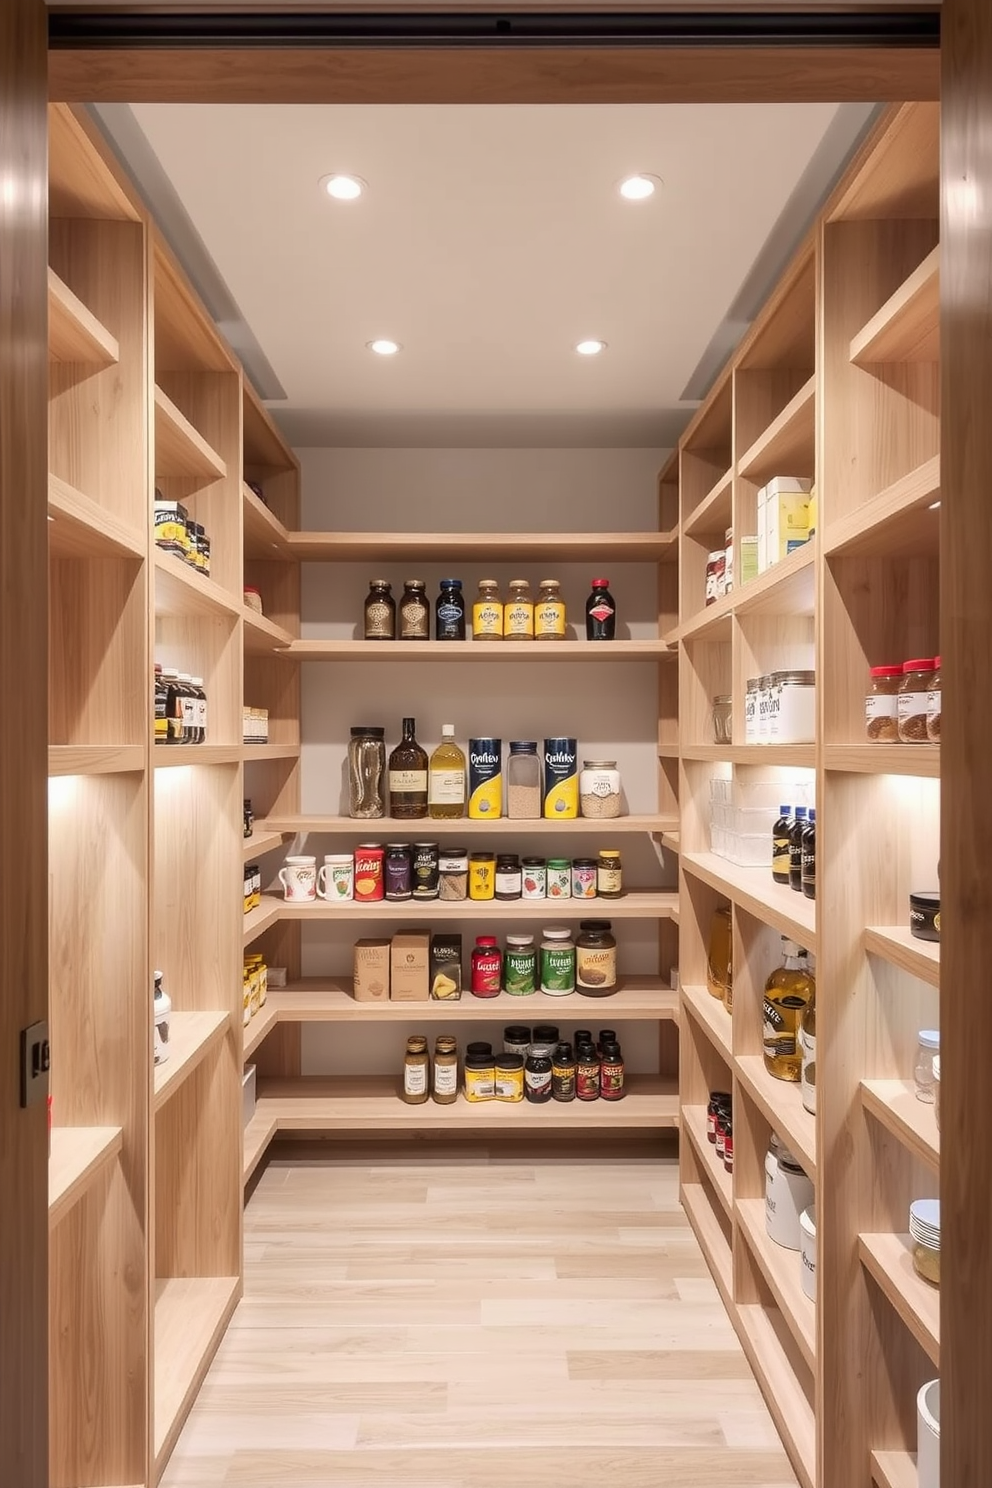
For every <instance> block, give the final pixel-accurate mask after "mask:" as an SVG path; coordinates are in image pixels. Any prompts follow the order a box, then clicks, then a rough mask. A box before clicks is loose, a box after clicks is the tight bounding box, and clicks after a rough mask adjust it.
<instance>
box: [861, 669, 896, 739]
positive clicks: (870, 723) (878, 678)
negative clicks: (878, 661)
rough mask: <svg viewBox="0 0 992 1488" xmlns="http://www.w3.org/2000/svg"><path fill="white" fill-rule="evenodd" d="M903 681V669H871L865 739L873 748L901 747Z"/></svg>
mask: <svg viewBox="0 0 992 1488" xmlns="http://www.w3.org/2000/svg"><path fill="white" fill-rule="evenodd" d="M901 681H902V667H901V666H877V667H872V668H871V672H870V679H869V682H868V691H867V692H866V693H865V735H866V737H867V739H868V742H869V744H898V742H899V706H898V704H899V684H900V682H901Z"/></svg>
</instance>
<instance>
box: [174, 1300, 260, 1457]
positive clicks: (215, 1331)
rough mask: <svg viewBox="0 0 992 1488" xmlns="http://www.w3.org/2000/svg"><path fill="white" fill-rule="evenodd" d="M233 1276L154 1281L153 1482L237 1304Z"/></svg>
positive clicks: (176, 1436) (175, 1438)
mask: <svg viewBox="0 0 992 1488" xmlns="http://www.w3.org/2000/svg"><path fill="white" fill-rule="evenodd" d="M240 1292H241V1282H240V1280H239V1278H238V1277H237V1276H207V1277H179V1276H177V1277H170V1278H168V1279H166V1280H157V1281H156V1283H155V1326H154V1339H155V1386H154V1388H155V1395H154V1424H155V1433H154V1446H153V1458H154V1462H153V1465H154V1469H155V1474H154V1476H155V1478H156V1479H157V1478H158V1476H159V1475H160V1473H161V1471H162V1469H163V1467H164V1466H165V1462H166V1460H167V1458H168V1456H169V1453H170V1452H171V1451H172V1449H173V1447H174V1446H175V1444H176V1440H177V1438H178V1436H179V1432H180V1430H181V1429H182V1424H183V1421H184V1420H185V1419H186V1415H187V1413H188V1411H189V1408H190V1406H191V1405H192V1403H193V1400H194V1398H195V1396H196V1392H197V1390H198V1389H199V1387H200V1383H201V1381H202V1379H203V1377H204V1375H205V1374H206V1372H207V1369H208V1367H209V1365H210V1361H211V1359H212V1358H213V1356H214V1353H215V1352H216V1350H217V1345H218V1344H219V1343H220V1340H221V1338H222V1337H223V1336H224V1330H225V1328H226V1327H227V1325H228V1323H229V1321H230V1319H231V1314H232V1313H233V1312H234V1309H235V1307H236V1306H237V1304H238V1297H239V1296H240Z"/></svg>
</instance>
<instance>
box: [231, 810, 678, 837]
mask: <svg viewBox="0 0 992 1488" xmlns="http://www.w3.org/2000/svg"><path fill="white" fill-rule="evenodd" d="M677 823H678V818H677V817H670V816H653V815H643V816H638V815H632V816H615V817H609V818H606V819H604V818H601V817H589V816H578V817H574V818H572V819H571V820H569V821H549V820H547V819H546V818H544V817H538V818H536V819H533V820H528V819H516V818H512V817H508V816H500V817H496V818H494V820H492V821H481V820H477V819H475V818H470V817H464V816H463V817H459V818H458V819H457V820H456V821H433V820H431V819H430V818H429V817H424V818H422V819H421V820H418V821H398V820H397V819H396V818H395V817H391V816H382V817H376V818H372V819H370V820H359V819H357V818H355V817H353V816H316V815H315V816H280V815H278V814H273V815H271V816H267V817H265V818H262V819H260V820H259V821H258V822H256V824H255V825H256V827H258V828H261V830H262V831H266V832H281V833H282V834H283V835H284V836H290V835H292V836H297V835H300V834H303V833H307V832H316V833H326V834H334V835H336V836H352V837H363V838H368V837H369V835H370V834H375V833H377V832H378V833H383V832H388V833H389V835H390V838H396V839H397V840H398V839H399V838H401V837H403V836H407V835H409V836H411V837H424V836H425V834H427V835H429V836H431V837H467V836H469V835H471V836H473V837H476V836H479V835H480V834H481V836H483V837H488V836H497V837H509V836H514V837H530V836H539V837H544V836H555V837H557V836H559V835H561V834H564V835H565V836H574V835H578V834H580V833H581V834H586V833H590V834H595V835H596V836H597V837H611V836H619V835H620V834H624V835H630V834H632V833H639V834H644V833H650V834H651V835H652V836H661V835H662V834H663V833H666V832H669V831H671V830H673V829H674V828H675V827H676V826H677Z"/></svg>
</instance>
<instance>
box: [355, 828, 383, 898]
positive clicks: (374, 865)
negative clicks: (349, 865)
mask: <svg viewBox="0 0 992 1488" xmlns="http://www.w3.org/2000/svg"><path fill="white" fill-rule="evenodd" d="M384 858H385V850H384V848H383V846H382V843H381V842H360V843H359V844H358V847H357V849H356V850H355V898H356V900H358V902H359V903H363V904H370V903H372V902H373V901H374V900H376V899H384V898H385V875H384V872H383V860H384Z"/></svg>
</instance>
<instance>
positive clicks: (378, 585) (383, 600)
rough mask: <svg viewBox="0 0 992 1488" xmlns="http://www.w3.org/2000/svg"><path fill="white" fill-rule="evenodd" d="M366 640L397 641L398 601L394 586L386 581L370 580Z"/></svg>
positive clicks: (366, 608)
mask: <svg viewBox="0 0 992 1488" xmlns="http://www.w3.org/2000/svg"><path fill="white" fill-rule="evenodd" d="M365 639H366V640H367V641H394V640H395V639H396V601H395V599H394V598H393V586H392V584H390V583H389V582H388V581H387V580H386V579H370V580H369V592H368V595H367V596H366V600H365Z"/></svg>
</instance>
